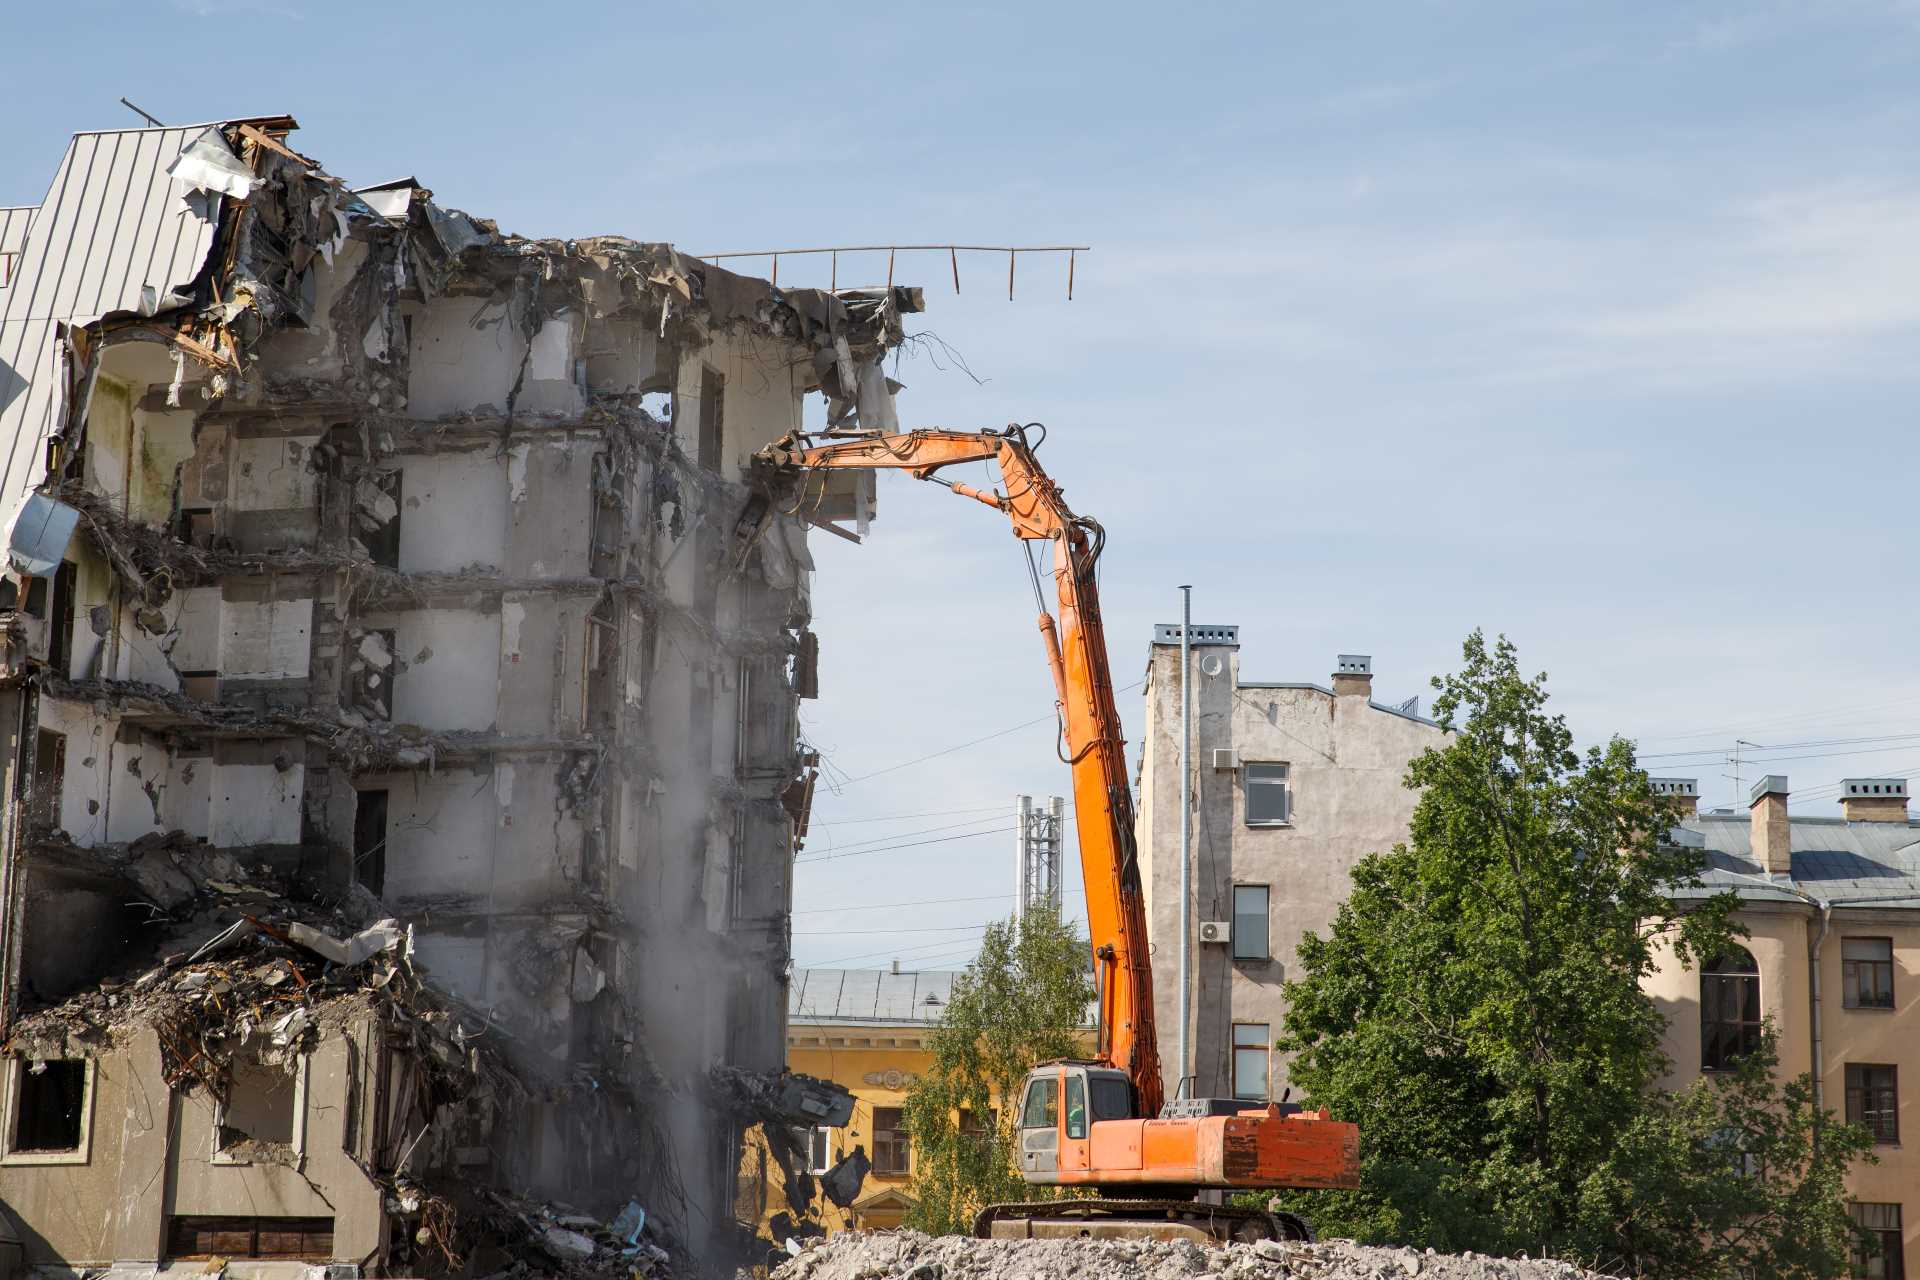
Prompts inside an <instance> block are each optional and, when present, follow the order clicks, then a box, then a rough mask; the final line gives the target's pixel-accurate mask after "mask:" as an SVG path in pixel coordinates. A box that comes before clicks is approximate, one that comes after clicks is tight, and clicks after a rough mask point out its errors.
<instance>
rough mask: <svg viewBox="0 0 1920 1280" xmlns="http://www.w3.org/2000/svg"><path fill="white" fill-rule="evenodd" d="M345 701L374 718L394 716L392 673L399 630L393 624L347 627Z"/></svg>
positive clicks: (385, 718) (391, 717)
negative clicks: (349, 648) (348, 648)
mask: <svg viewBox="0 0 1920 1280" xmlns="http://www.w3.org/2000/svg"><path fill="white" fill-rule="evenodd" d="M347 636H348V639H349V640H350V641H351V642H352V646H353V647H352V652H351V653H350V655H349V656H348V658H347V663H346V667H347V687H346V697H347V705H348V706H350V707H352V708H353V709H354V710H356V711H358V712H360V713H361V714H362V715H365V716H369V717H371V718H373V719H375V720H391V719H393V676H394V671H395V668H396V666H397V665H398V664H396V663H395V662H394V657H393V655H394V654H395V653H396V652H398V646H399V632H398V631H397V630H396V629H394V628H393V627H374V628H370V629H368V630H366V631H349V632H348V633H347Z"/></svg>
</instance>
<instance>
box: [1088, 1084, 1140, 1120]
mask: <svg viewBox="0 0 1920 1280" xmlns="http://www.w3.org/2000/svg"><path fill="white" fill-rule="evenodd" d="M1089 1087H1090V1088H1091V1089H1092V1090H1093V1118H1094V1119H1095V1120H1130V1119H1132V1118H1133V1087H1132V1086H1131V1085H1129V1084H1128V1083H1127V1082H1126V1081H1125V1080H1120V1079H1116V1078H1114V1077H1113V1076H1094V1077H1093V1078H1092V1079H1091V1080H1090V1081H1089Z"/></svg>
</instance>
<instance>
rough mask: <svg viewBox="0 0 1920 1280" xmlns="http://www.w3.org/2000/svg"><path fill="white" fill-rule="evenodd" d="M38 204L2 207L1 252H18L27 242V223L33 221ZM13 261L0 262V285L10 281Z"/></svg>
mask: <svg viewBox="0 0 1920 1280" xmlns="http://www.w3.org/2000/svg"><path fill="white" fill-rule="evenodd" d="M37 207H38V206H36V205H30V204H23V205H18V206H15V207H11V208H0V254H18V253H19V252H20V251H21V250H22V249H24V248H25V247H26V244H27V224H28V223H29V222H31V221H33V211H34V209H35V208H37ZM13 265H14V264H13V263H10V262H9V263H0V287H3V286H5V285H6V284H7V282H8V281H10V280H11V279H12V278H13V276H12V274H11V271H12V267H13Z"/></svg>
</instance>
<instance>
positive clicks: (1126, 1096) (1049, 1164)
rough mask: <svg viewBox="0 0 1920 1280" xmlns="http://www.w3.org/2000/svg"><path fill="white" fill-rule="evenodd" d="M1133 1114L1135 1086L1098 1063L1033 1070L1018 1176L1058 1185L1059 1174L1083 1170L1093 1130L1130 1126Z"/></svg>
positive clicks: (1023, 1112)
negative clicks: (1114, 1123) (1103, 1125)
mask: <svg viewBox="0 0 1920 1280" xmlns="http://www.w3.org/2000/svg"><path fill="white" fill-rule="evenodd" d="M1133 1110H1134V1101H1133V1082H1132V1081H1130V1080H1128V1079H1127V1073H1126V1072H1124V1071H1119V1070H1116V1069H1115V1068H1113V1067H1107V1066H1102V1065H1100V1064H1099V1063H1097V1062H1074V1061H1067V1062H1046V1063H1042V1064H1041V1065H1039V1066H1037V1067H1035V1068H1034V1069H1033V1070H1032V1071H1029V1072H1028V1073H1027V1083H1026V1087H1025V1089H1023V1090H1022V1091H1021V1095H1020V1113H1019V1129H1020V1173H1021V1175H1022V1176H1023V1177H1025V1178H1026V1180H1027V1181H1028V1182H1032V1183H1039V1184H1043V1185H1044V1184H1050V1183H1057V1182H1060V1181H1061V1180H1062V1179H1061V1177H1060V1173H1061V1170H1063V1169H1067V1170H1082V1169H1086V1168H1087V1167H1088V1166H1087V1155H1088V1150H1087V1147H1088V1142H1089V1140H1090V1139H1091V1138H1092V1134H1093V1125H1094V1124H1095V1123H1096V1122H1098V1121H1102V1120H1131V1119H1133ZM1070 1180H1071V1181H1079V1179H1070Z"/></svg>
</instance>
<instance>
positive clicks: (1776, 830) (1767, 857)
mask: <svg viewBox="0 0 1920 1280" xmlns="http://www.w3.org/2000/svg"><path fill="white" fill-rule="evenodd" d="M1751 798H1752V802H1753V860H1754V861H1755V862H1758V863H1759V864H1760V870H1761V871H1763V872H1765V873H1766V874H1767V875H1770V876H1791V875H1792V874H1793V833H1792V831H1791V830H1790V829H1789V828H1788V826H1787V779H1786V775H1785V774H1779V773H1770V774H1768V775H1767V776H1766V777H1764V778H1762V779H1760V781H1758V782H1756V783H1754V784H1753V794H1752V797H1751Z"/></svg>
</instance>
